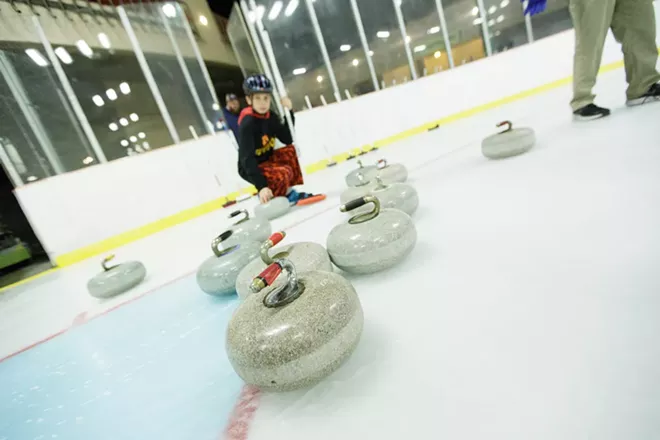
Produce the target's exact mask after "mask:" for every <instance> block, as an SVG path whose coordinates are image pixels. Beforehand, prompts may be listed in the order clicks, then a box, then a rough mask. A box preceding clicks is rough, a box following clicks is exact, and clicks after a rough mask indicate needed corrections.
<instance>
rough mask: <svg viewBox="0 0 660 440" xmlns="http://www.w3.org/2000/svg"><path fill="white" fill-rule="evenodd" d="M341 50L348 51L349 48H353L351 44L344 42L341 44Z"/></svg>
mask: <svg viewBox="0 0 660 440" xmlns="http://www.w3.org/2000/svg"><path fill="white" fill-rule="evenodd" d="M339 50H341V51H342V52H348V51H349V50H351V45H350V44H342V45H341V46H339Z"/></svg>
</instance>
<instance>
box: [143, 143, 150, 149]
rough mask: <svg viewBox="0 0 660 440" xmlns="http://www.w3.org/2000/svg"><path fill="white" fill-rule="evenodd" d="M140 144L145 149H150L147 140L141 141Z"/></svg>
mask: <svg viewBox="0 0 660 440" xmlns="http://www.w3.org/2000/svg"><path fill="white" fill-rule="evenodd" d="M142 146H143V147H144V148H145V149H147V150H151V147H150V146H149V142H142Z"/></svg>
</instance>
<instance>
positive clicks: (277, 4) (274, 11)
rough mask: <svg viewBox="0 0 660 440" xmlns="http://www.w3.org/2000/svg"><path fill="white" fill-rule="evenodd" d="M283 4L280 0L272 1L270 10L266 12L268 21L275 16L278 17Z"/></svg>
mask: <svg viewBox="0 0 660 440" xmlns="http://www.w3.org/2000/svg"><path fill="white" fill-rule="evenodd" d="M283 6H284V3H282V2H281V1H280V0H277V1H276V2H275V3H273V7H272V8H270V12H269V13H268V19H269V20H270V21H273V20H275V19H276V18H277V17H279V15H280V12H282V7H283Z"/></svg>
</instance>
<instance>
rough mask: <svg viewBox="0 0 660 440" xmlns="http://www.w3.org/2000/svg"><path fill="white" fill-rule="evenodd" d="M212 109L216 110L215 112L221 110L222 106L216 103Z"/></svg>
mask: <svg viewBox="0 0 660 440" xmlns="http://www.w3.org/2000/svg"><path fill="white" fill-rule="evenodd" d="M211 107H213V110H215V111H218V110H220V105H219V104H218V103H217V102H214V103H213V105H212V106H211Z"/></svg>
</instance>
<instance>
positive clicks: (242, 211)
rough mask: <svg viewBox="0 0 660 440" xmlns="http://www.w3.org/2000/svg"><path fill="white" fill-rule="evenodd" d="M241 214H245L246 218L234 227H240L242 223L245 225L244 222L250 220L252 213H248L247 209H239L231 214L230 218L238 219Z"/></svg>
mask: <svg viewBox="0 0 660 440" xmlns="http://www.w3.org/2000/svg"><path fill="white" fill-rule="evenodd" d="M241 214H243V215H244V216H245V217H243V218H242V219H240V220H238V221H237V222H236V223H234V226H236V225H240V224H241V223H244V222H246V221H248V220H250V213H249V212H248V211H247V209H239V210H237V211H234V212H232V213H231V214H229V218H234V217H238V216H239V215H241Z"/></svg>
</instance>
